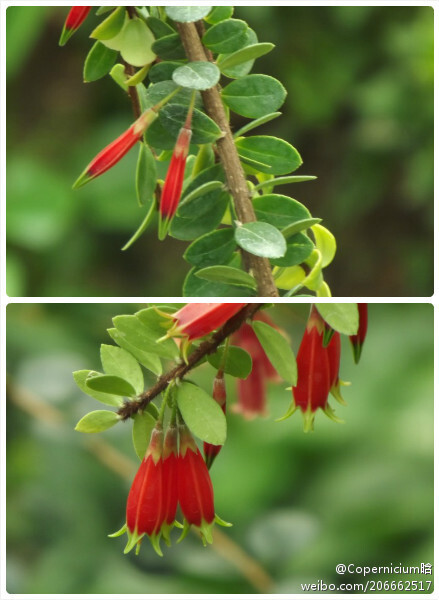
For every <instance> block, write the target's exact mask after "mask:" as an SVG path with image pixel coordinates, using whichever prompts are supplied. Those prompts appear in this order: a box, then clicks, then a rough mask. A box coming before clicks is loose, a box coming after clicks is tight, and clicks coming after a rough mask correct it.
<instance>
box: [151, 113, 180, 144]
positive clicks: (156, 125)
mask: <svg viewBox="0 0 439 600" xmlns="http://www.w3.org/2000/svg"><path fill="white" fill-rule="evenodd" d="M145 138H146V143H147V144H148V145H149V146H151V147H152V148H155V149H156V150H173V148H174V146H175V142H176V139H177V138H176V137H175V136H173V135H171V134H170V133H169V132H168V131H166V129H165V128H164V127H163V125H162V124H161V122H160V119H155V121H153V122H152V123H151V125H150V126H149V127H148V129H147V130H146V134H145Z"/></svg>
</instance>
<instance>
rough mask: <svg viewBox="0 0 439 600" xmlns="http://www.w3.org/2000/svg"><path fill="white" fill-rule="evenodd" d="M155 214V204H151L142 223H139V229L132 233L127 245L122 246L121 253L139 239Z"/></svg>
mask: <svg viewBox="0 0 439 600" xmlns="http://www.w3.org/2000/svg"><path fill="white" fill-rule="evenodd" d="M155 213H156V207H155V203H154V202H153V203H151V206H150V207H149V210H148V212H147V213H146V215H145V218H144V219H143V221H142V222H141V223H140V225H139V227H138V228H137V229H136V231H135V232H134V233H133V235H132V236H131V237H130V239H129V240H128V241H127V243H126V244H125V245H124V246H123V248H122V250H123V251H125V250H128V248H130V247H131V246H132V245H133V244H134V242H136V241H137V240H138V239H139V237H140V236H141V235H142V234H143V233H144V232H145V231H146V230H147V229H148V227H149V225H150V223H151V222H152V220H153V219H154V215H155Z"/></svg>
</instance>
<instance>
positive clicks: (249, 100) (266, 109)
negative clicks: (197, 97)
mask: <svg viewBox="0 0 439 600" xmlns="http://www.w3.org/2000/svg"><path fill="white" fill-rule="evenodd" d="M249 47H250V46H248V47H247V48H249ZM247 48H246V49H247ZM286 95H287V92H286V90H285V88H284V86H283V85H282V84H281V83H280V81H278V80H277V79H275V78H274V77H270V76H269V75H246V76H245V77H241V78H240V79H236V80H235V81H232V82H231V83H229V85H227V86H226V87H225V88H224V89H223V90H222V92H221V97H222V99H223V101H224V102H225V103H226V104H227V106H228V107H229V108H230V109H231V110H233V111H234V112H236V113H237V114H239V115H242V116H244V117H251V118H258V117H262V116H264V115H266V114H267V113H271V112H275V111H277V109H278V108H279V107H280V106H282V104H283V103H284V100H285V97H286Z"/></svg>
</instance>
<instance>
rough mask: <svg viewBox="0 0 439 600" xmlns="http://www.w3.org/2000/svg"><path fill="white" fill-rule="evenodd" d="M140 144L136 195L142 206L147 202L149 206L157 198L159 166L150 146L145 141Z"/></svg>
mask: <svg viewBox="0 0 439 600" xmlns="http://www.w3.org/2000/svg"><path fill="white" fill-rule="evenodd" d="M139 146H140V147H139V157H138V159H137V168H136V195H137V201H138V203H139V205H140V206H143V205H144V204H146V205H147V206H148V207H149V206H150V205H151V204H152V203H153V202H154V199H155V198H154V192H155V187H156V185H157V167H156V163H155V159H154V156H153V154H152V152H151V150H150V148H149V146H147V145H146V144H145V143H143V142H142V143H141V144H139Z"/></svg>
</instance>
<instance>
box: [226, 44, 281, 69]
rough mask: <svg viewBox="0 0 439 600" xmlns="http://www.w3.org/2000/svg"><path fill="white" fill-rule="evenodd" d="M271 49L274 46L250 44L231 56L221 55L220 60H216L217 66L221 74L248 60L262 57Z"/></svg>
mask: <svg viewBox="0 0 439 600" xmlns="http://www.w3.org/2000/svg"><path fill="white" fill-rule="evenodd" d="M273 48H274V44H270V43H261V44H251V45H250V46H245V47H244V48H241V49H240V50H237V51H236V52H233V53H232V54H222V55H221V58H218V61H217V64H218V67H219V69H220V71H221V72H227V69H230V68H231V67H236V66H237V65H240V64H242V63H245V62H247V61H249V60H255V59H256V58H259V57H260V56H264V54H268V53H269V52H271V50H273Z"/></svg>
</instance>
